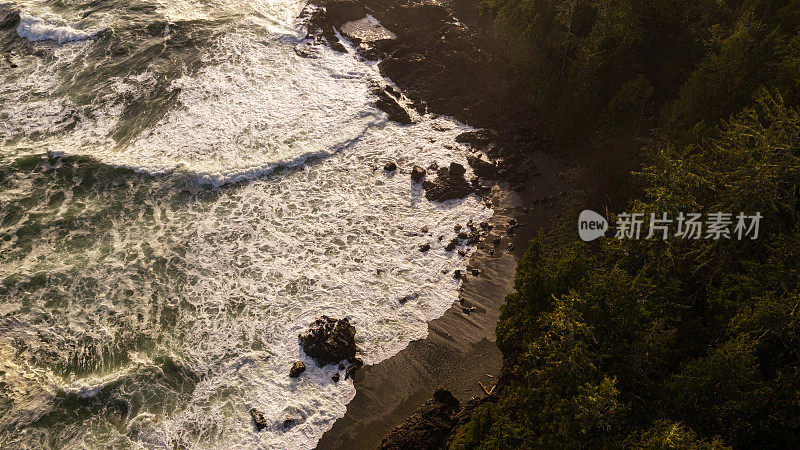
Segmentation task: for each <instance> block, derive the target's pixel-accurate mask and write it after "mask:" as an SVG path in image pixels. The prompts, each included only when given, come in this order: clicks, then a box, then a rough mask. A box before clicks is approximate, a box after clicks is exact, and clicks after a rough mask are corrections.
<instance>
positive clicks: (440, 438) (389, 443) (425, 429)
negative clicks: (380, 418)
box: [379, 389, 460, 450]
mask: <svg viewBox="0 0 800 450" xmlns="http://www.w3.org/2000/svg"><path fill="white" fill-rule="evenodd" d="M459 406H460V404H459V401H458V399H456V398H455V397H453V394H451V393H450V392H449V391H446V390H444V389H438V390H437V391H436V393H434V394H433V398H432V399H430V400H428V401H427V402H425V404H423V405H422V406H421V407H420V408H419V409H417V410H416V411H415V412H414V414H412V415H411V416H409V417H407V418H406V419H405V420H404V421H403V423H401V424H400V425H399V426H397V427H396V428H395V429H393V430H392V431H390V432H389V434H387V435H386V436H385V437H384V438H383V440H381V443H380V447H379V448H381V449H386V450H388V449H392V450H399V449H436V448H441V447H442V446H443V445H444V444H445V441H446V439H447V436H448V435H449V434H450V432H451V431H452V429H453V428H454V427H455V425H456V423H457V415H458V412H459Z"/></svg>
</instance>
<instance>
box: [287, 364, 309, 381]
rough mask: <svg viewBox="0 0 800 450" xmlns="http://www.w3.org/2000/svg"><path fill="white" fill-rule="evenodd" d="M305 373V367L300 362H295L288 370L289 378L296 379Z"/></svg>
mask: <svg viewBox="0 0 800 450" xmlns="http://www.w3.org/2000/svg"><path fill="white" fill-rule="evenodd" d="M305 371H306V365H305V364H303V363H302V362H301V361H295V362H294V365H292V369H291V370H289V376H290V377H292V378H297V377H299V376H300V374H301V373H303V372H305Z"/></svg>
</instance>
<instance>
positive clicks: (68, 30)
mask: <svg viewBox="0 0 800 450" xmlns="http://www.w3.org/2000/svg"><path fill="white" fill-rule="evenodd" d="M19 17H20V21H19V25H18V26H17V34H18V35H19V36H20V37H21V38H24V39H27V40H29V41H31V42H40V41H53V42H56V43H58V44H64V43H66V42H74V41H83V40H86V39H91V38H93V37H95V36H97V35H98V34H99V33H100V32H101V30H94V31H87V30H78V29H75V28H73V27H72V26H70V25H68V24H64V23H51V22H47V21H45V20H44V19H40V18H37V17H34V16H32V15H30V14H28V13H27V12H25V11H23V12H21V13H20V16H19Z"/></svg>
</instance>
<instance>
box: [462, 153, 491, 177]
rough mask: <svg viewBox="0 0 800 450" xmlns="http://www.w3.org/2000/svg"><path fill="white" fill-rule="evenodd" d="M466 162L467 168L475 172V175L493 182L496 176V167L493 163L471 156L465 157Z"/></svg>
mask: <svg viewBox="0 0 800 450" xmlns="http://www.w3.org/2000/svg"><path fill="white" fill-rule="evenodd" d="M467 162H468V163H469V166H470V167H472V171H473V172H475V175H477V176H479V177H481V178H485V179H488V180H493V179H495V178H497V176H498V170H497V166H496V165H495V164H494V163H493V162H490V161H486V160H485V159H482V158H480V157H479V156H472V155H469V156H467Z"/></svg>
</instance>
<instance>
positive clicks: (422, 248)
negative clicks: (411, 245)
mask: <svg viewBox="0 0 800 450" xmlns="http://www.w3.org/2000/svg"><path fill="white" fill-rule="evenodd" d="M430 249H431V244H428V243H427V242H426V243H424V244H422V245H420V247H419V251H421V252H423V253H425V252H427V251H428V250H430Z"/></svg>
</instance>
